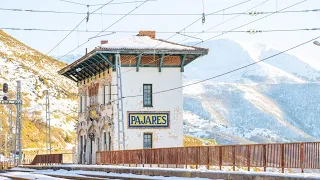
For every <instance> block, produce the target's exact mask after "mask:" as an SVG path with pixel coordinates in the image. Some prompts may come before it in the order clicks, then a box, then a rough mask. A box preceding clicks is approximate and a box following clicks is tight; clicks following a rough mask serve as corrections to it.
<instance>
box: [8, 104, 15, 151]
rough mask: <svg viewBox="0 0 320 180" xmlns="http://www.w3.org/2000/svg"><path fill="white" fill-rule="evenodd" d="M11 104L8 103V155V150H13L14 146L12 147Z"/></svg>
mask: <svg viewBox="0 0 320 180" xmlns="http://www.w3.org/2000/svg"><path fill="white" fill-rule="evenodd" d="M12 129H13V128H12V105H11V104H10V105H9V131H8V146H9V155H10V152H11V151H12V153H13V152H14V147H13V142H12V141H13V133H12Z"/></svg>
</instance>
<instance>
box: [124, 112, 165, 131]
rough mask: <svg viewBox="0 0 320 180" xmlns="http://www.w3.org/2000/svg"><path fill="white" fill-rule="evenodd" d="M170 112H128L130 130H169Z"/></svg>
mask: <svg viewBox="0 0 320 180" xmlns="http://www.w3.org/2000/svg"><path fill="white" fill-rule="evenodd" d="M169 121H170V112H169V111H152V112H150V111H143V112H140V111H139V112H137V111H131V112H128V128H168V127H169Z"/></svg>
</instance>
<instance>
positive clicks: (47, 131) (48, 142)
mask: <svg viewBox="0 0 320 180" xmlns="http://www.w3.org/2000/svg"><path fill="white" fill-rule="evenodd" d="M49 108H50V107H49V91H48V90H46V148H47V153H48V150H49V153H50V154H51V136H50V133H51V132H50V109H49Z"/></svg>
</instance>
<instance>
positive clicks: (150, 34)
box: [137, 31, 156, 39]
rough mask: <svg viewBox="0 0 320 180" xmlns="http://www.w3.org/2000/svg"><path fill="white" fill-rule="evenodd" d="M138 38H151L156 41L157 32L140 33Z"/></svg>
mask: <svg viewBox="0 0 320 180" xmlns="http://www.w3.org/2000/svg"><path fill="white" fill-rule="evenodd" d="M137 36H149V37H150V38H151V39H155V38H156V31H139V34H138V35H137Z"/></svg>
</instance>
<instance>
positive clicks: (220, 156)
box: [219, 146, 222, 170]
mask: <svg viewBox="0 0 320 180" xmlns="http://www.w3.org/2000/svg"><path fill="white" fill-rule="evenodd" d="M219 167H220V170H222V146H219Z"/></svg>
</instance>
